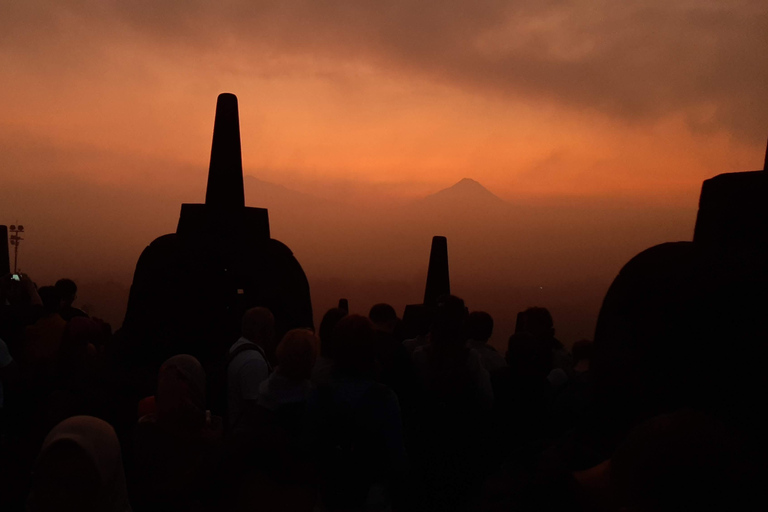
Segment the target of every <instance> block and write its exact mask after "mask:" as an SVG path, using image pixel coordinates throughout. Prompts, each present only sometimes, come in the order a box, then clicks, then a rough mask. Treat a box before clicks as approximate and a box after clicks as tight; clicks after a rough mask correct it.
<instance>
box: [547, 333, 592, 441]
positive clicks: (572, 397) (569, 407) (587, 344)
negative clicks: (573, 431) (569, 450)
mask: <svg viewBox="0 0 768 512" xmlns="http://www.w3.org/2000/svg"><path fill="white" fill-rule="evenodd" d="M571 354H573V371H572V373H571V376H570V378H569V379H568V382H567V383H566V384H565V385H564V386H563V388H562V389H561V390H560V391H559V392H558V393H557V394H556V396H555V399H554V403H553V404H552V411H551V413H552V418H551V422H552V424H553V426H554V427H555V428H556V429H557V430H559V431H560V432H565V431H567V430H569V429H570V428H573V427H575V426H576V425H578V424H579V423H581V421H582V419H583V417H584V414H585V413H586V412H587V410H588V408H589V406H590V405H591V404H592V399H593V394H594V389H593V388H594V378H593V375H592V372H590V364H591V360H592V342H591V341H589V340H580V341H577V342H576V343H574V344H573V347H571Z"/></svg>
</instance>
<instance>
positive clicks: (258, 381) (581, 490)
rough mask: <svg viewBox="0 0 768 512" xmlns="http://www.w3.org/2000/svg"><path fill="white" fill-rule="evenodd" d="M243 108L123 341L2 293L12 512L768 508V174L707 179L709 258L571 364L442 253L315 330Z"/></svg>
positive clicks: (661, 261) (684, 265) (609, 303)
mask: <svg viewBox="0 0 768 512" xmlns="http://www.w3.org/2000/svg"><path fill="white" fill-rule="evenodd" d="M236 112H237V111H236V103H234V97H231V96H227V95H223V96H222V97H220V99H219V106H218V109H217V121H216V128H215V132H214V149H213V151H212V158H211V174H210V179H209V185H208V196H207V198H206V204H205V205H184V207H183V208H182V218H181V220H180V222H179V229H178V230H177V233H176V234H174V235H168V236H167V237H161V238H160V239H158V240H156V241H155V242H153V244H152V245H150V246H149V247H148V248H147V250H146V251H145V252H144V254H142V256H141V259H140V261H139V263H138V265H137V270H136V277H135V280H134V286H133V288H132V292H131V303H130V305H129V309H128V313H127V314H126V320H125V324H124V325H123V327H122V329H121V330H120V331H118V332H116V333H114V334H113V333H112V332H111V328H110V326H108V325H106V324H104V323H103V322H101V321H99V320H98V319H95V318H89V317H88V316H87V315H85V314H84V313H83V312H82V311H80V310H78V309H77V308H75V307H74V301H75V297H76V291H77V288H76V284H75V283H73V282H72V281H69V280H66V279H63V280H60V281H59V282H57V283H56V286H42V287H37V286H36V285H35V284H34V283H33V281H32V280H31V279H30V278H29V276H26V275H21V276H19V279H18V280H16V279H14V278H12V277H11V276H10V275H7V276H5V277H4V278H3V279H2V282H0V294H1V295H0V338H1V340H0V382H1V384H2V387H0V435H1V437H0V462H1V463H0V506H1V507H2V510H3V511H6V510H8V511H15V510H19V511H20V510H32V511H49V510H78V511H112V510H115V511H117V510H120V511H126V510H131V509H132V510H137V511H142V510H147V511H154V510H163V511H167V510H171V511H204V510H238V511H239V510H297V511H312V510H328V511H335V510H339V511H347V510H395V511H398V510H404V511H411V510H413V511H422V510H440V511H444V510H445V511H453V510H456V511H460V510H480V511H496V510H564V511H568V510H573V511H619V510H638V511H657V510H664V511H666V510H669V511H672V510H676V511H677V510H753V509H755V508H757V507H759V506H760V505H761V504H762V503H763V502H764V500H763V499H762V492H763V488H764V482H763V478H764V475H765V474H766V469H768V468H766V460H767V459H766V454H767V453H768V452H767V450H766V436H765V433H764V428H763V425H764V420H763V417H764V415H765V414H764V412H765V411H764V410H763V409H764V408H765V405H764V404H765V400H764V394H765V390H766V389H768V386H766V384H768V382H766V379H768V377H766V375H767V373H766V371H765V369H764V365H765V361H767V360H768V357H766V356H768V354H767V353H766V352H767V351H768V349H767V347H768V314H766V311H768V266H767V265H766V262H768V230H766V227H768V206H766V205H767V204H768V203H765V202H764V201H763V198H765V197H768V172H766V170H763V171H757V172H753V173H735V174H727V175H721V176H718V177H716V178H713V179H712V180H707V181H706V182H705V183H704V186H703V189H702V196H701V205H700V211H699V216H698V219H697V223H696V229H695V235H694V240H693V241H692V242H676V243H668V244H662V245H659V246H656V247H652V248H650V249H648V250H646V251H643V252H642V253H640V254H638V255H637V256H636V257H635V258H633V259H632V260H631V261H629V262H628V263H627V264H626V265H625V267H624V268H623V269H622V270H621V272H620V273H619V275H618V276H617V277H616V279H615V281H614V282H613V284H612V285H611V287H610V289H609V290H608V292H607V294H606V296H605V301H604V303H603V307H602V309H601V312H600V316H599V319H598V325H597V328H596V331H595V339H594V343H592V342H590V341H589V340H582V341H579V342H577V343H576V344H574V345H573V347H572V349H571V351H568V350H567V349H566V348H565V347H564V346H563V344H562V343H561V342H560V341H558V340H557V338H556V323H555V322H554V320H553V318H552V316H551V315H550V314H549V312H548V311H547V309H546V308H544V307H541V306H537V305H534V307H531V308H529V309H527V310H525V311H522V312H520V313H519V314H518V320H517V325H516V328H515V332H513V333H508V334H510V336H509V342H508V346H507V350H506V352H505V354H499V353H497V352H496V351H495V350H494V349H493V348H492V347H489V346H488V345H487V343H486V342H487V340H488V339H489V337H490V336H491V334H492V332H493V329H494V323H493V318H491V317H490V315H488V314H487V313H485V312H482V311H471V310H470V308H471V304H465V303H464V301H463V300H462V299H461V298H459V297H457V296H455V295H451V294H450V280H449V272H448V252H447V241H446V240H445V238H442V237H435V239H434V240H433V244H432V253H431V255H430V264H429V270H428V273H427V275H428V277H427V286H426V291H425V295H424V302H423V303H422V304H418V305H414V306H409V307H408V308H407V309H406V312H405V313H404V314H403V318H402V319H401V318H399V317H398V315H397V312H396V311H395V310H394V309H393V308H392V307H391V306H390V305H387V304H384V303H381V304H377V305H375V306H374V307H373V308H371V310H370V311H369V312H366V313H367V315H361V314H356V313H355V312H354V311H350V306H349V301H346V300H343V301H340V306H341V307H339V308H334V309H331V310H329V311H328V312H327V313H326V314H325V315H324V317H323V320H322V322H321V325H320V326H319V328H318V330H317V334H315V332H314V331H313V330H312V329H311V327H312V325H311V323H310V321H311V306H310V304H309V289H308V286H307V284H306V279H305V278H304V275H303V273H302V272H301V268H300V267H299V266H298V263H296V261H295V260H294V259H293V258H292V256H291V255H290V251H287V249H285V248H284V246H282V245H280V244H279V242H275V241H273V240H271V239H269V233H268V225H267V223H266V212H265V211H262V210H250V209H246V208H245V207H244V206H243V203H242V173H241V170H240V164H239V136H238V137H234V136H231V137H227V136H224V135H222V134H223V133H224V132H223V131H222V130H224V131H226V130H230V135H232V134H233V133H234V132H232V130H234V129H235V128H236V126H237V123H236V122H235V121H236ZM227 119H228V120H229V121H227ZM235 141H237V147H236V148H235V146H234V145H235ZM227 145H230V148H229V149H231V150H232V151H229V152H227V151H224V152H221V150H222V148H224V149H226V148H225V146H227ZM235 149H236V151H235ZM235 154H236V155H237V158H234V160H233V159H232V158H233V155H235ZM222 155H229V156H222ZM214 227H221V229H220V230H219V231H218V232H217V234H216V235H215V236H214V238H213V242H214V243H207V242H205V240H206V238H205V237H210V236H211V233H212V231H211V229H212V228H214ZM214 231H215V230H214ZM6 252H7V250H6ZM478 264H479V265H480V264H482V262H478ZM210 275H213V276H214V277H215V279H209V276H210ZM240 292H242V293H240Z"/></svg>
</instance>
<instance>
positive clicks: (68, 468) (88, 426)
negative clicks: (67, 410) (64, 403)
mask: <svg viewBox="0 0 768 512" xmlns="http://www.w3.org/2000/svg"><path fill="white" fill-rule="evenodd" d="M27 510H29V511H30V512H47V511H51V512H52V511H59V510H77V511H82V512H129V511H130V510H131V506H130V504H129V503H128V495H127V492H126V485H125V474H124V472H123V462H122V456H121V453H120V443H119V442H118V440H117V436H116V435H115V431H114V430H113V429H112V427H111V426H110V425H109V424H108V423H106V422H104V421H102V420H100V419H97V418H93V417H90V416H75V417H72V418H69V419H66V420H64V421H62V422H61V423H59V424H58V425H56V427H54V428H53V430H51V432H50V433H49V434H48V436H47V437H46V438H45V442H44V443H43V446H42V448H41V449H40V455H39V456H38V458H37V462H36V463H35V470H34V473H33V478H32V490H31V491H30V494H29V498H28V500H27Z"/></svg>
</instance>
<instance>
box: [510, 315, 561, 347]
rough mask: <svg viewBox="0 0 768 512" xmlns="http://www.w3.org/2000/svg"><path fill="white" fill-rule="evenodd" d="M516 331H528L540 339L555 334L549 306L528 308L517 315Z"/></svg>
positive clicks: (549, 337)
mask: <svg viewBox="0 0 768 512" xmlns="http://www.w3.org/2000/svg"><path fill="white" fill-rule="evenodd" d="M515 332H518V333H521V332H526V333H528V334H531V335H533V337H535V338H537V339H540V340H545V339H551V338H553V337H554V336H555V328H554V324H553V322H552V315H551V314H550V313H549V310H548V309H547V308H540V307H533V308H528V309H526V310H525V311H522V312H520V313H519V314H518V315H517V325H516V326H515Z"/></svg>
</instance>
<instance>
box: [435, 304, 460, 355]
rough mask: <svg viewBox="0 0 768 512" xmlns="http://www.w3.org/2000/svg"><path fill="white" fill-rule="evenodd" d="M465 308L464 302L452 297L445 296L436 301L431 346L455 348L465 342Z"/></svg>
mask: <svg viewBox="0 0 768 512" xmlns="http://www.w3.org/2000/svg"><path fill="white" fill-rule="evenodd" d="M467 314H468V312H467V308H466V306H465V305H464V301H463V300H462V299H460V298H459V297H456V296H454V295H445V296H443V297H440V298H439V299H438V301H437V309H436V310H435V317H434V319H433V320H432V329H431V335H432V336H431V340H430V342H431V343H432V345H434V346H435V347H438V348H456V347H459V346H462V345H463V344H464V343H465V342H466V341H467V333H466V321H467Z"/></svg>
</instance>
